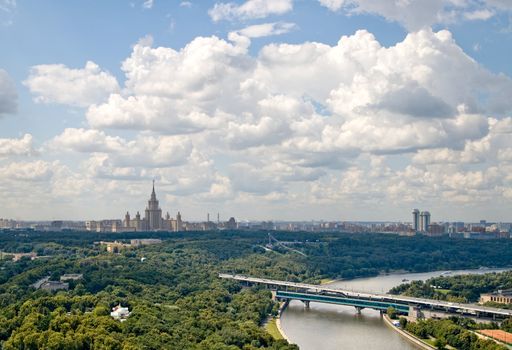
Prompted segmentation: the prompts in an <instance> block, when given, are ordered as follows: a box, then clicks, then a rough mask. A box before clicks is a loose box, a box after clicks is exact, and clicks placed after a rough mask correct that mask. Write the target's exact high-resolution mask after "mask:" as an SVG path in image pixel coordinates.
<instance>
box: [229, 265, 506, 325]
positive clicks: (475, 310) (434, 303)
mask: <svg viewBox="0 0 512 350" xmlns="http://www.w3.org/2000/svg"><path fill="white" fill-rule="evenodd" d="M219 277H220V278H226V279H233V280H236V281H241V282H247V283H258V284H264V285H268V286H271V287H274V289H276V290H277V289H279V288H278V287H284V288H285V289H289V288H291V289H294V290H295V291H297V292H298V291H301V292H306V294H308V295H315V294H316V295H324V294H329V295H332V296H337V297H345V298H352V299H358V300H371V301H373V302H377V301H380V302H385V303H396V304H406V305H409V306H414V307H419V308H426V309H431V308H435V309H441V310H446V311H448V312H453V313H459V314H471V315H479V314H484V315H490V316H498V317H500V318H504V317H512V310H507V309H498V308H492V307H486V306H482V305H477V304H462V303H450V302H446V301H441V300H432V299H423V298H413V297H405V296H401V295H391V294H377V293H368V292H355V291H349V290H343V289H337V288H330V287H326V286H319V285H315V284H307V283H297V282H288V281H279V280H272V279H266V278H256V277H249V276H244V275H232V274H225V273H221V274H219ZM286 291H288V290H286ZM294 299H300V298H294ZM317 301H320V300H317ZM320 302H322V301H320Z"/></svg>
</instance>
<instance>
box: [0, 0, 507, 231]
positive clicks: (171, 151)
mask: <svg viewBox="0 0 512 350" xmlns="http://www.w3.org/2000/svg"><path fill="white" fill-rule="evenodd" d="M0 44H1V51H0V196H1V199H0V218H11V219H18V220H58V219H60V220H93V219H107V218H121V217H123V216H124V214H125V212H126V211H127V210H128V211H130V213H131V214H132V215H134V214H135V212H136V211H141V212H142V211H143V210H144V208H145V206H146V203H147V200H148V199H149V195H150V193H151V183H152V180H153V179H154V180H155V182H156V193H157V197H158V199H159V200H160V206H161V207H162V209H163V211H164V213H165V212H167V211H168V212H169V213H170V214H171V216H175V215H176V213H177V212H178V211H181V213H182V216H183V219H184V220H201V219H203V220H204V219H206V213H210V214H211V215H213V216H212V217H215V215H216V214H217V213H219V214H220V217H221V220H227V219H228V218H229V217H231V216H234V217H235V218H236V219H237V220H339V221H342V220H343V221H344V220H390V221H391V220H405V221H410V220H411V210H412V209H413V208H419V209H420V210H429V211H430V212H431V214H432V221H433V222H436V221H478V220H480V219H487V220H488V221H501V222H511V221H512V64H511V63H510V62H511V57H512V0H379V1H374V0H245V1H244V0H233V1H230V0H219V1H215V0H212V1H208V0H201V1H199V0H195V1H194V0H191V1H180V0H165V1H164V0H131V1H121V0H114V1H100V0H96V1H78V0H69V1H57V0H43V1H41V0H0Z"/></svg>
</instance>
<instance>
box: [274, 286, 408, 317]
mask: <svg viewBox="0 0 512 350" xmlns="http://www.w3.org/2000/svg"><path fill="white" fill-rule="evenodd" d="M276 297H277V298H279V299H295V300H302V301H316V302H320V303H327V304H337V305H348V306H355V307H360V308H370V309H375V310H381V311H385V310H387V309H388V307H390V306H391V307H393V308H395V309H396V310H397V311H399V312H400V313H406V314H407V313H409V305H407V304H398V303H392V302H381V301H374V300H364V299H354V298H347V297H343V296H329V295H318V294H309V293H298V292H286V291H282V290H278V291H277V292H276Z"/></svg>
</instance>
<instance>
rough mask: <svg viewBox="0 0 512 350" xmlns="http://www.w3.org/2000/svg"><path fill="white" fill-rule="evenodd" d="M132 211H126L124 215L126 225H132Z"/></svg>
mask: <svg viewBox="0 0 512 350" xmlns="http://www.w3.org/2000/svg"><path fill="white" fill-rule="evenodd" d="M130 224H131V223H130V213H129V212H126V215H125V216H124V227H130Z"/></svg>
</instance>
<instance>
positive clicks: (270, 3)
mask: <svg viewBox="0 0 512 350" xmlns="http://www.w3.org/2000/svg"><path fill="white" fill-rule="evenodd" d="M292 9H293V0H247V1H246V2H244V3H243V4H241V5H238V4H236V3H233V2H229V3H216V4H215V5H214V6H213V8H211V9H210V10H209V11H208V13H209V15H210V17H211V18H212V20H213V21H215V22H217V21H221V20H247V19H254V18H265V17H267V16H270V15H282V14H284V13H287V12H289V11H291V10H292Z"/></svg>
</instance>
